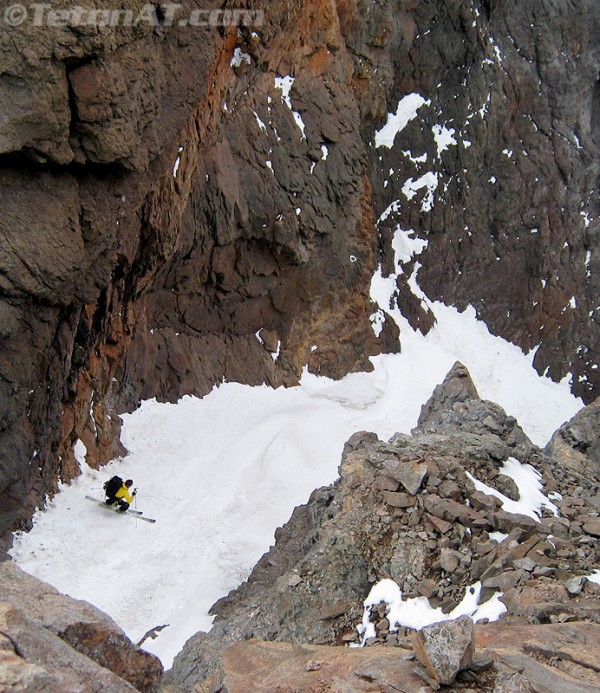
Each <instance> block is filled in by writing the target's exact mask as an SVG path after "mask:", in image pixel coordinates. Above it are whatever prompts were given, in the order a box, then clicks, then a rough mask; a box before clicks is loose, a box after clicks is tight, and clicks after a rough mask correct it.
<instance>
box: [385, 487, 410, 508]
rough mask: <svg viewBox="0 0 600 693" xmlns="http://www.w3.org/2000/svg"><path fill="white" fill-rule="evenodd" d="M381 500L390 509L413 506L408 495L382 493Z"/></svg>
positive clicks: (391, 492)
mask: <svg viewBox="0 0 600 693" xmlns="http://www.w3.org/2000/svg"><path fill="white" fill-rule="evenodd" d="M382 495H383V499H384V500H385V502H386V503H387V504H388V505H391V506H392V508H409V507H411V506H412V505H414V499H413V498H412V497H411V496H410V495H409V494H408V493H394V492H393V491H383V492H382Z"/></svg>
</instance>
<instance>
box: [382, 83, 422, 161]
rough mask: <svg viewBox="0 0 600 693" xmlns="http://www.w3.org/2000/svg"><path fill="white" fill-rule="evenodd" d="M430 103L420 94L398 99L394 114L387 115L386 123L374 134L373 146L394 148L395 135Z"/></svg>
mask: <svg viewBox="0 0 600 693" xmlns="http://www.w3.org/2000/svg"><path fill="white" fill-rule="evenodd" d="M430 103H431V101H426V100H425V99H424V98H423V97H422V96H421V95H420V94H415V93H412V94H407V95H406V96H405V97H403V98H402V99H400V101H399V103H398V108H397V109H396V112H395V113H388V117H387V122H386V124H385V125H384V126H383V127H382V128H381V130H377V132H376V133H375V146H376V147H387V148H388V149H391V148H392V147H393V146H394V140H395V138H396V135H397V134H398V133H399V132H400V131H402V130H403V129H404V128H405V127H406V126H407V125H408V123H409V122H410V121H411V120H413V118H416V117H417V111H418V110H419V108H421V106H429V105H430Z"/></svg>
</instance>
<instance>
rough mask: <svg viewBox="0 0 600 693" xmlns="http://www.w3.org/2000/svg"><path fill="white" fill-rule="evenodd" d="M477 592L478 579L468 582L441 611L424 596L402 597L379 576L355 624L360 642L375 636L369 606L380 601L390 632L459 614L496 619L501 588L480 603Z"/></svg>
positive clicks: (391, 583) (500, 606)
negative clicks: (385, 607) (453, 604)
mask: <svg viewBox="0 0 600 693" xmlns="http://www.w3.org/2000/svg"><path fill="white" fill-rule="evenodd" d="M480 595H481V583H480V582H476V583H474V584H473V585H470V586H468V587H467V588H466V589H465V595H464V597H463V599H462V601H461V602H460V603H459V604H458V605H457V606H456V607H455V608H454V609H453V610H452V611H450V612H449V613H447V614H445V613H444V612H443V611H442V609H440V608H439V607H438V608H434V607H432V606H431V604H430V603H429V600H428V599H427V598H426V597H415V598H413V599H407V600H406V601H404V600H403V598H402V591H401V589H400V587H398V585H397V584H396V582H394V580H390V579H389V578H386V579H384V580H381V581H380V582H378V583H377V584H376V585H374V586H373V588H372V589H371V591H370V592H369V596H368V597H367V598H366V599H365V601H364V603H363V605H364V612H363V618H362V623H361V624H360V625H359V626H357V630H358V632H359V634H360V635H361V644H364V643H365V642H366V640H368V639H369V638H373V637H375V626H374V624H373V623H371V621H370V614H371V607H373V606H377V604H380V603H381V602H385V603H386V604H387V605H388V609H389V610H388V613H387V619H388V620H389V622H390V631H391V632H395V631H397V630H398V628H399V627H400V626H404V627H405V628H414V629H415V630H421V628H424V627H425V626H430V625H431V624H432V623H440V622H441V621H452V620H454V619H456V618H459V617H460V616H470V617H471V618H472V619H473V621H475V622H477V621H480V620H482V619H484V618H486V619H489V620H490V621H496V620H497V619H498V618H500V616H501V615H502V614H503V613H504V612H505V611H507V609H506V606H505V605H504V604H503V603H502V602H501V601H500V599H499V598H500V597H501V596H502V593H501V592H496V593H495V594H494V595H493V596H492V597H491V598H490V599H489V600H488V601H487V602H484V603H483V604H480V603H479V597H480Z"/></svg>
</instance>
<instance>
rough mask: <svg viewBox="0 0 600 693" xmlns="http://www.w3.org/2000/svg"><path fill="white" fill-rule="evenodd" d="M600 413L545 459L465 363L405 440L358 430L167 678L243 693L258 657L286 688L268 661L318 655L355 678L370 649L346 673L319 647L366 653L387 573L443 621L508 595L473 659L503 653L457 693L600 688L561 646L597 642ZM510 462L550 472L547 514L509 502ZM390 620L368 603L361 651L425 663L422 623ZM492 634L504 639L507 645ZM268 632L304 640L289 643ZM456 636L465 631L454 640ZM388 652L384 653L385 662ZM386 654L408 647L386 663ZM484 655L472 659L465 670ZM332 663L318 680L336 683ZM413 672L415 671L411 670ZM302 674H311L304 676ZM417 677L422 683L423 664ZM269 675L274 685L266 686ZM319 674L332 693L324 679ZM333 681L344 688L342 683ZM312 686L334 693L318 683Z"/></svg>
mask: <svg viewBox="0 0 600 693" xmlns="http://www.w3.org/2000/svg"><path fill="white" fill-rule="evenodd" d="M597 416H598V407H597V406H596V405H591V406H590V407H587V408H584V409H583V410H582V411H581V412H580V413H579V414H578V415H577V416H576V417H575V418H574V419H573V420H572V421H570V422H568V423H567V424H565V426H563V427H561V429H560V430H559V431H557V433H556V434H555V436H554V437H553V439H552V441H551V442H550V443H549V445H548V446H547V448H546V449H545V450H541V449H539V448H537V447H536V446H534V445H533V444H532V443H531V442H530V441H529V439H528V438H527V437H526V436H525V434H524V433H523V431H522V429H521V428H520V427H519V425H518V423H517V422H516V421H515V420H514V419H513V418H512V417H510V416H508V415H507V414H506V413H505V412H504V411H503V410H502V409H501V408H500V407H499V406H497V405H495V404H493V403H490V402H486V401H482V400H481V399H480V398H479V397H478V395H477V392H476V389H475V387H474V385H473V383H472V381H471V379H470V377H469V375H468V372H467V371H466V369H465V368H464V367H463V366H462V365H461V364H456V365H455V367H454V368H453V369H452V371H451V372H450V373H449V374H448V376H447V378H446V380H445V381H444V383H443V384H442V385H441V386H439V387H438V388H437V389H436V391H435V392H434V394H433V395H432V398H431V399H430V401H429V402H428V403H427V404H426V405H425V406H424V407H423V409H422V413H421V417H420V419H419V422H418V425H417V427H416V428H415V429H414V430H413V432H412V434H411V435H405V434H397V435H395V436H394V437H393V438H392V439H391V440H390V441H388V442H384V441H380V440H378V439H377V437H376V436H375V435H374V434H370V433H357V434H355V435H354V436H353V437H352V438H351V439H350V440H349V441H348V443H347V444H346V447H345V449H344V453H343V456H342V462H341V464H340V468H339V472H340V478H339V480H338V481H337V482H336V483H335V484H333V485H332V486H330V487H326V488H322V489H318V490H317V491H315V492H314V493H313V494H312V496H311V499H310V501H309V502H308V503H307V505H306V506H301V507H299V508H297V509H296V510H295V511H294V513H293V515H292V517H291V519H290V521H289V522H288V523H287V524H286V525H285V526H284V527H282V528H280V529H279V530H277V532H276V535H275V536H276V542H275V545H274V547H273V548H272V549H271V550H270V551H269V552H268V553H267V554H265V555H264V556H263V558H262V559H261V560H260V561H259V563H258V564H257V566H256V567H255V569H254V570H253V572H252V574H251V575H250V577H249V578H248V580H247V582H245V583H244V584H243V585H241V586H240V588H239V589H237V590H235V591H234V592H232V593H230V594H229V595H228V596H227V597H225V598H224V599H222V600H220V601H219V602H217V603H216V604H215V605H214V607H213V609H212V611H211V613H213V614H214V615H215V621H214V625H213V627H212V630H211V631H210V632H209V633H199V634H197V635H196V636H194V637H193V638H191V639H190V640H189V641H188V642H187V643H186V645H185V647H184V649H183V650H182V652H181V653H180V654H179V655H178V657H177V658H176V660H175V663H174V666H173V669H172V670H170V671H169V672H168V674H167V677H166V682H167V684H168V685H171V686H173V687H174V688H173V690H183V691H191V690H192V689H194V686H204V687H205V688H201V689H202V690H204V689H205V690H214V691H219V690H231V691H233V690H244V688H243V685H242V684H241V683H239V681H245V682H246V684H247V683H248V681H249V680H250V679H248V676H251V674H249V673H248V671H243V669H244V666H243V664H241V663H243V662H247V661H254V657H255V656H256V657H257V659H256V662H257V663H256V667H255V671H256V676H257V677H258V678H257V679H255V680H253V686H254V685H256V686H257V687H256V690H265V691H267V690H293V686H291V683H290V684H289V686H290V687H289V688H286V687H285V686H283V683H281V682H280V683H281V685H282V686H283V687H282V688H277V686H276V677H275V675H274V674H273V676H272V677H270V678H269V677H268V676H267V674H266V669H261V666H263V665H264V666H267V664H266V663H267V662H268V663H269V665H268V666H271V665H272V666H273V667H274V669H273V671H280V672H281V671H283V664H282V662H284V661H285V662H287V663H288V664H290V662H292V660H293V658H294V657H295V656H296V655H297V656H298V657H299V659H298V661H297V662H296V665H297V666H300V667H302V666H303V667H305V672H306V671H313V669H311V668H310V666H309V662H310V661H312V660H313V659H314V660H315V661H318V662H321V664H323V662H325V661H326V662H330V661H335V662H336V664H335V667H337V666H338V665H339V666H341V667H342V668H344V667H347V668H348V669H347V670H345V671H346V674H344V676H346V675H348V676H349V677H350V679H352V680H355V677H356V675H357V674H356V671H357V668H358V669H360V670H361V671H362V670H363V668H364V667H363V665H364V666H367V664H366V660H364V657H367V655H364V654H363V655H354V654H349V655H348V661H347V662H346V663H345V664H343V665H341V664H339V661H338V660H339V657H338V655H336V654H335V652H334V651H332V650H331V649H329V650H327V649H323V650H320V649H319V648H318V647H316V646H317V645H318V646H325V645H327V646H331V645H348V644H352V643H354V644H358V643H359V642H360V640H361V636H360V634H359V632H358V631H357V628H356V627H357V625H359V624H360V622H361V617H362V615H363V614H362V611H363V607H362V602H363V600H364V599H365V596H366V595H367V594H368V592H369V590H370V588H371V587H372V586H373V585H374V584H375V583H376V582H378V581H380V580H382V579H384V578H389V579H392V580H394V581H395V582H396V583H397V585H398V586H399V587H400V589H401V592H402V598H403V599H404V600H409V599H413V598H419V597H425V598H427V599H428V600H429V603H430V604H431V606H432V607H439V608H441V609H442V610H443V612H444V613H446V614H447V613H449V612H450V611H451V610H452V609H454V608H455V607H456V606H457V605H458V604H459V603H460V602H461V600H462V599H463V597H464V596H465V593H466V592H467V591H472V590H475V589H480V590H481V592H480V596H479V603H484V602H486V601H487V600H488V599H490V598H492V597H496V598H497V597H498V596H499V594H500V595H501V596H500V601H501V602H502V603H503V604H504V606H505V608H506V613H505V614H504V615H503V616H502V620H501V621H500V622H499V623H493V624H489V625H488V626H482V625H481V624H478V625H477V626H476V628H475V631H474V633H473V636H472V638H471V641H472V645H473V649H474V651H476V652H479V654H481V652H482V651H483V650H486V651H487V652H486V655H485V657H483V655H482V658H483V659H485V658H486V657H487V658H488V659H490V658H491V660H492V661H493V665H492V664H489V662H488V667H487V668H488V669H489V672H488V673H487V674H485V676H483V678H481V677H480V676H479V674H478V673H477V671H478V669H477V667H478V666H479V665H473V666H474V667H475V669H474V670H473V671H474V672H475V673H474V676H466V675H465V676H466V678H464V679H462V683H461V684H460V686H461V687H470V688H472V689H473V690H498V691H509V690H513V689H511V688H508V687H505V688H502V687H498V688H497V689H494V686H495V685H497V686H500V683H499V682H500V681H501V680H503V677H504V678H507V680H508V679H510V677H511V676H513V678H514V677H516V679H519V676H521V677H522V678H523V679H524V681H522V682H521V684H519V685H522V686H523V687H522V688H515V689H514V690H524V691H527V690H547V689H546V688H541V689H540V688H537V687H536V686H537V685H538V684H537V683H536V682H538V683H539V680H541V679H540V678H539V677H542V679H543V677H544V676H545V677H546V678H547V680H549V681H554V684H553V685H556V686H557V687H556V688H552V687H551V686H550V688H548V690H563V689H564V690H576V689H577V686H579V689H580V690H585V687H586V686H588V690H595V688H594V686H596V687H598V686H600V679H599V678H598V670H597V667H596V665H595V664H594V663H593V661H592V659H591V658H588V659H587V660H585V662H583V660H581V661H580V660H577V662H575V663H573V662H574V660H573V658H572V657H570V656H568V655H567V654H565V653H564V652H563V654H560V652H559V650H560V647H562V646H563V645H564V643H566V642H567V641H573V642H576V641H577V640H578V639H579V640H581V642H582V643H586V642H587V643H588V644H589V647H590V648H593V647H596V646H597V644H598V637H599V635H600V629H599V626H598V624H599V623H600V620H599V619H600V616H599V614H600V609H599V607H600V586H599V585H598V584H597V582H594V581H591V580H589V579H588V576H591V575H592V574H593V573H594V571H597V570H598V569H599V568H600V553H599V549H600V545H599V536H600V532H599V531H598V530H599V526H598V523H599V522H600V518H599V512H600V469H599V467H598V464H597V462H596V460H595V459H594V455H595V452H593V453H592V455H591V456H589V457H588V456H587V454H586V452H587V450H592V451H595V450H596V447H595V446H597V440H598V439H597V430H598V429H597V428H595V421H596V418H597ZM594 430H595V431H596V433H595V434H594V436H593V437H594V439H593V440H590V438H589V437H588V436H589V434H590V433H591V432H592V431H594ZM583 441H587V446H586V444H585V443H584V442H583ZM569 455H576V456H578V455H583V456H585V457H586V465H585V466H581V465H579V464H578V465H569V464H566V463H565V459H566V457H568V456H569ZM511 459H512V460H518V461H519V463H521V464H522V465H527V466H528V468H531V469H534V470H537V473H538V474H539V475H540V477H539V478H540V480H541V481H542V483H543V493H544V494H545V498H546V499H547V500H546V502H547V505H546V506H542V507H541V510H540V516H539V517H537V516H536V518H535V519H534V517H532V516H530V515H527V514H519V513H516V514H515V513H514V512H508V511H507V510H505V509H503V507H502V506H503V502H505V501H508V500H509V499H512V500H514V501H516V500H518V499H519V495H520V491H519V488H518V487H517V485H516V482H515V481H514V479H513V478H512V477H511V476H509V475H507V474H503V473H502V470H503V469H505V463H506V462H507V461H508V460H511ZM579 462H581V460H579ZM582 468H584V469H585V471H580V470H581V469H582ZM474 479H476V480H477V481H478V482H482V483H484V484H486V485H488V487H492V488H493V489H495V490H496V491H498V492H501V494H502V495H503V499H504V500H501V499H500V498H498V497H496V496H494V495H490V493H489V489H488V492H483V491H482V490H478V488H477V487H476V483H475V481H474ZM479 488H481V487H479ZM548 497H550V498H548ZM551 504H554V505H555V508H553V507H552V505H551ZM509 507H510V506H509ZM388 616H389V605H387V604H386V603H384V602H382V603H380V604H379V605H374V606H373V607H372V608H371V611H370V621H371V622H372V623H373V625H374V637H371V638H369V639H368V640H367V641H366V643H365V644H366V645H367V647H366V648H364V650H365V649H366V650H368V649H371V648H373V649H374V650H377V651H376V652H374V653H373V658H374V659H373V660H372V661H371V664H373V662H375V661H376V660H377V657H380V656H381V657H384V658H385V657H390V661H393V662H395V665H394V666H399V664H398V663H399V662H401V661H404V660H407V661H408V662H412V659H413V658H414V656H415V653H417V654H418V648H417V647H416V645H415V641H414V637H415V636H414V635H412V634H413V631H412V629H410V628H406V627H404V626H403V625H401V624H400V625H398V624H395V623H394V622H390V618H388ZM453 623H456V622H453ZM552 624H555V625H552ZM534 626H535V627H534ZM556 628H558V630H556ZM560 628H563V629H564V630H563V631H561V630H560ZM553 629H554V630H553ZM496 631H497V632H498V634H499V636H498V637H499V638H500V640H501V642H502V643H503V644H498V642H496V639H495V635H494V633H495V632H496ZM558 632H561V633H564V636H565V640H564V642H563V640H562V636H561V637H560V638H557V637H555V635H553V633H558ZM500 636H501V637H500ZM502 638H505V640H502ZM256 639H259V640H261V641H274V642H275V643H280V642H286V643H296V645H288V646H286V648H287V649H286V648H283V647H276V646H275V645H271V644H269V643H260V642H257V641H256ZM454 639H455V633H454V634H453V635H451V636H448V637H446V639H445V642H446V643H448V642H450V641H452V640H454ZM245 641H249V642H248V643H246V644H245ZM528 642H529V645H527V643H528ZM476 643H478V644H477V645H476ZM484 643H485V644H484ZM519 643H520V644H519ZM536 643H537V644H536ZM560 643H563V645H560ZM475 645H476V646H475ZM228 647H230V648H231V649H229V650H228V649H227V648H228ZM528 647H529V650H528V649H527V648H528ZM380 648H385V649H386V652H385V653H381V654H380V653H379V649H380ZM387 648H391V649H393V650H394V652H395V653H396V654H394V655H389V654H388V653H387ZM396 648H400V649H396ZM503 648H505V651H504V654H501V653H500V650H502V649H503ZM364 650H363V651H364ZM344 651H348V650H344ZM480 651H481V652H480ZM492 651H494V652H492ZM349 652H353V651H352V650H350V651H349ZM478 656H479V655H478ZM582 656H583V655H582ZM352 657H354V659H352ZM407 657H408V659H407ZM511 658H512V659H511ZM524 658H525V659H524ZM480 659H481V658H480ZM584 659H585V657H584ZM475 660H477V657H476V658H475ZM475 660H473V657H470V658H469V662H470V664H468V665H466V666H465V667H462V668H466V669H468V668H469V666H471V665H472V664H473V661H475ZM529 660H532V661H529ZM258 662H262V664H261V665H260V666H259V664H258ZM298 662H300V664H298ZM511 662H512V664H511ZM524 662H525V663H527V666H525V664H524ZM569 662H571V664H569ZM582 662H583V663H582ZM480 664H481V662H480ZM296 665H293V664H290V666H296ZM571 665H572V666H571ZM286 666H287V664H286ZM402 666H404V665H402ZM278 667H281V668H278ZM335 667H334V669H335ZM373 667H374V668H376V667H375V664H373ZM326 668H327V667H325V666H324V665H323V666H317V667H315V668H314V671H317V670H318V671H320V672H321V675H324V672H325V670H326ZM384 669H385V671H386V672H387V673H388V674H389V669H387V668H385V667H384V668H383V669H381V671H380V674H381V676H383V673H382V672H383V671H384ZM413 669H414V662H413V663H412V664H411V666H410V668H408V669H406V672H407V673H406V676H412V673H410V672H412V671H413ZM460 669H461V667H458V668H457V670H456V672H455V676H456V674H457V672H458V671H459V670H460ZM250 670H251V671H252V670H253V666H250ZM534 670H535V671H534ZM259 671H262V673H259ZM294 671H295V672H296V674H297V675H298V676H300V671H299V669H294ZM336 671H337V669H336ZM419 671H420V672H421V675H422V674H423V671H424V670H421V669H420V670H419ZM236 672H237V673H236ZM490 672H491V673H490ZM536 672H537V673H536ZM338 673H339V672H338ZM517 674H518V675H517ZM242 675H243V676H242ZM262 675H265V676H267V679H266V680H267V681H271V684H267V683H265V684H264V688H261V687H260V686H261V685H262V683H261V679H260V676H262ZM336 675H337V674H336ZM340 675H341V674H340ZM386 675H387V674H386ZM397 675H398V676H400V674H398V672H397ZM236 676H238V677H242V678H240V679H239V681H238V679H237V678H236ZM302 676H303V677H304V676H309V678H310V675H308V674H306V673H305V674H302ZM359 676H360V675H359ZM211 677H212V678H211ZM228 677H232V678H228ZM243 677H246V678H243ZM353 677H354V679H353ZM425 677H426V678H425V683H423V685H430V684H431V672H430V673H429V674H425ZM427 677H429V678H427ZM565 677H566V678H565ZM312 678H313V680H314V681H317V680H319V681H320V682H321V683H320V684H319V685H326V684H324V683H323V679H322V678H321V679H319V677H318V676H317V674H315V675H314V676H313V677H312ZM350 679H349V680H350ZM366 679H368V677H366ZM299 680H300V679H299ZM302 680H304V679H302ZM382 680H383V679H381V680H380V679H377V676H375V675H374V678H372V679H368V681H367V683H368V682H369V681H370V683H369V685H371V687H369V685H367V684H366V683H365V687H364V688H361V687H357V688H356V689H355V690H387V689H386V688H385V687H381V686H382V683H381V681H382ZM452 680H454V678H453V679H452ZM519 680H520V679H519ZM226 681H229V683H227V685H225V683H223V682H226ZM236 681H238V683H235V682H236ZM284 681H285V682H290V681H292V679H291V678H285V677H284ZM327 681H328V682H329V683H328V684H327V685H332V686H333V684H332V683H331V681H332V679H327ZM377 681H379V683H377ZM407 681H409V679H406V680H405V681H404V685H405V686H409V687H408V688H400V690H417V689H416V688H410V684H409V683H407ZM421 681H423V679H422V676H421ZM427 681H429V683H427ZM478 681H479V683H478ZM494 681H495V683H493V682H494ZM219 682H221V683H219ZM490 682H492V683H490ZM234 683H235V685H234ZM413 683H414V682H413ZM434 683H435V681H434ZM439 683H440V681H438V684H439ZM446 683H448V682H446ZM559 684H560V686H562V688H561V687H559ZM238 685H239V687H236V686H238ZM348 685H350V684H348ZM356 685H357V686H358V684H356ZM378 685H379V686H380V688H377V686H378ZM390 685H391V684H390ZM457 685H458V684H457ZM502 685H504V684H502ZM569 685H572V686H575V687H574V688H571V689H569V688H568V686H569ZM211 686H212V687H211ZM219 686H221V687H219ZM270 686H271V687H270ZM506 686H508V684H506ZM528 686H531V688H529V687H528ZM331 689H332V690H336V688H335V686H333V688H331ZM349 689H350V690H352V688H349ZM303 690H304V689H303ZM306 690H315V691H316V690H322V689H320V688H319V687H318V686H316V685H315V687H312V688H311V687H310V686H309V687H307V688H306ZM339 690H344V688H343V686H340V688H339ZM390 690H391V688H390ZM423 690H429V689H428V688H424V689H423Z"/></svg>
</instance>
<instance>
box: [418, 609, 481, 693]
mask: <svg viewBox="0 0 600 693" xmlns="http://www.w3.org/2000/svg"><path fill="white" fill-rule="evenodd" d="M412 642H413V648H414V652H415V655H416V656H417V658H418V660H419V661H420V662H421V664H422V665H423V666H424V667H425V669H426V670H427V673H428V674H429V676H431V677H432V678H433V679H434V681H437V682H438V683H439V684H441V685H443V686H449V685H450V684H452V683H453V681H454V679H455V678H456V675H457V674H458V673H459V672H460V671H462V670H463V669H466V668H468V667H469V665H470V664H471V662H472V661H473V654H474V652H475V631H474V629H473V621H472V620H471V619H470V618H469V617H468V616H461V617H460V618H458V619H456V620H455V621H443V622H442V623H434V624H433V625H431V626H427V627H426V628H423V629H422V630H420V631H417V632H416V633H415V634H414V635H413V636H412Z"/></svg>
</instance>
